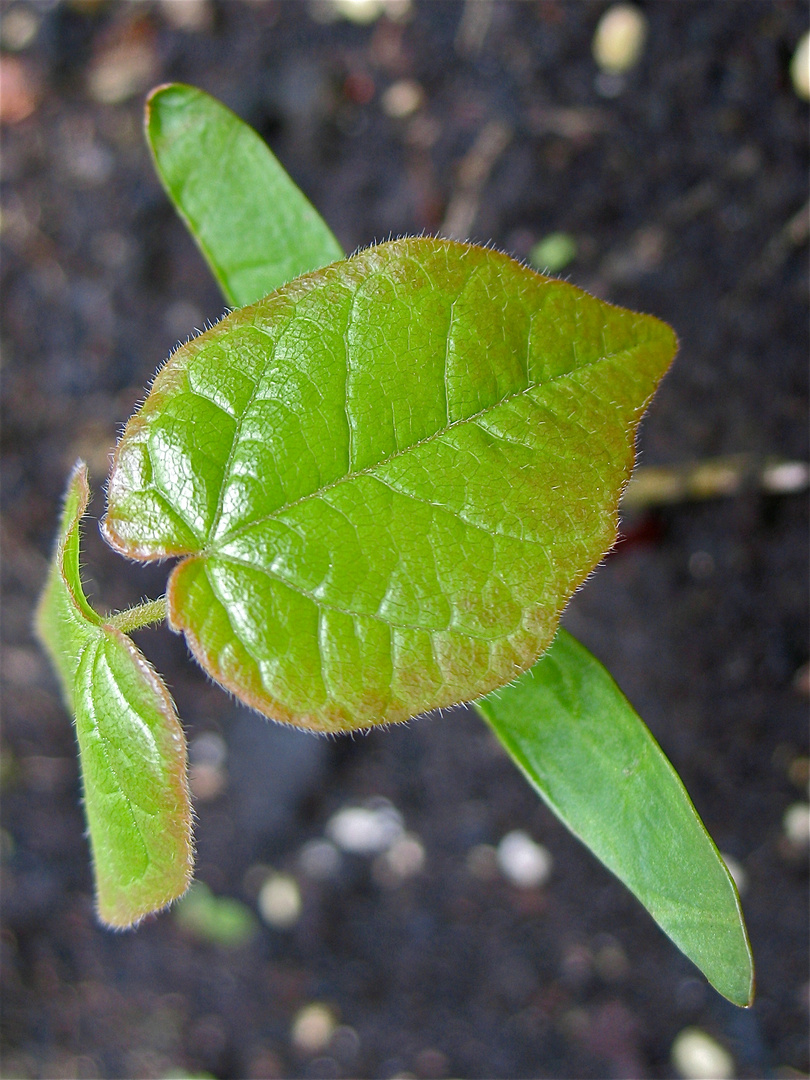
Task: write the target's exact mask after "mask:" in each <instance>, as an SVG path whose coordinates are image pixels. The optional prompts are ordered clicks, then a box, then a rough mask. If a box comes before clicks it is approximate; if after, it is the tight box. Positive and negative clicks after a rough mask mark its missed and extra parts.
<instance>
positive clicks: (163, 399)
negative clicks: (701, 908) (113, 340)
mask: <svg viewBox="0 0 810 1080" xmlns="http://www.w3.org/2000/svg"><path fill="white" fill-rule="evenodd" d="M572 335H574V337H575V339H576V345H575V346H574V345H572ZM674 351H675V338H674V335H673V334H672V331H671V330H670V329H669V328H668V327H666V326H664V324H662V323H660V322H658V321H657V320H655V319H652V318H650V317H648V316H638V315H635V314H633V313H631V312H627V311H623V310H622V309H619V308H614V307H611V306H610V305H607V304H604V303H602V302H601V301H597V300H594V299H593V298H591V297H588V296H587V295H586V294H585V293H583V292H582V291H581V290H578V289H575V288H574V287H573V286H570V285H567V284H565V283H562V282H557V281H552V280H551V279H547V278H543V277H541V276H539V275H537V274H534V273H533V272H532V271H529V270H527V269H525V268H524V267H521V266H519V264H517V263H514V262H513V261H512V260H510V259H508V258H507V257H506V256H502V255H499V254H497V253H495V252H492V251H485V250H483V249H480V248H473V247H470V246H469V245H461V244H453V243H450V242H447V241H432V240H423V239H422V240H419V239H416V240H408V241H397V242H394V243H392V244H386V245H381V246H380V247H378V248H374V249H370V250H369V251H366V252H362V253H361V254H360V255H358V256H355V257H354V258H352V259H349V260H347V261H345V262H343V263H340V264H335V265H333V266H330V267H327V268H326V269H325V270H322V271H318V272H317V273H313V274H310V275H308V276H307V277H305V278H301V279H298V280H297V281H296V282H294V283H292V284H291V285H288V286H286V287H285V288H283V289H281V290H279V291H278V292H277V293H275V294H274V295H273V296H270V297H267V298H266V299H265V300H263V301H261V302H260V303H258V304H256V305H252V306H251V307H249V308H245V309H243V310H242V311H240V312H235V313H233V314H232V315H231V316H229V317H228V318H227V319H226V320H224V321H223V322H222V323H220V324H219V325H218V326H217V327H215V328H213V329H212V330H211V331H209V332H208V333H207V334H204V335H202V336H201V337H200V338H197V339H195V341H193V342H190V343H189V344H188V345H187V346H185V347H184V348H182V349H180V350H178V351H177V352H176V353H175V354H174V355H173V357H172V358H171V359H170V361H169V362H168V363H167V365H166V366H165V367H164V368H163V370H162V371H161V373H160V374H159V376H158V378H157V379H156V381H155V383H154V385H153V388H152V391H151V393H150V395H149V398H148V399H147V402H146V403H145V405H144V407H143V408H142V409H141V411H140V412H139V413H138V414H136V416H135V417H133V418H132V420H131V421H130V423H129V425H128V426H127V430H126V432H125V435H124V438H123V439H122V441H121V443H120V444H119V447H118V450H117V452H116V459H115V464H114V468H113V473H112V476H111V480H110V486H109V490H108V513H107V517H106V519H105V523H104V530H105V534H106V536H107V538H108V540H109V541H110V542H111V543H112V545H113V546H114V547H116V548H118V550H120V551H122V552H124V553H125V554H127V555H129V556H132V557H136V558H145V559H149V558H160V557H163V556H165V555H185V556H188V558H187V559H186V560H185V561H184V562H182V563H181V564H180V565H179V566H178V567H176V568H175V569H174V571H173V572H172V576H171V578H170V582H169V588H168V594H167V595H168V605H169V616H170V620H171V622H172V625H173V626H175V628H178V629H182V630H183V631H184V632H185V634H186V637H187V640H188V641H189V644H190V646H191V648H192V650H193V651H194V652H195V655H196V656H197V658H198V659H199V660H200V662H201V663H202V664H203V666H204V667H205V668H206V670H207V671H208V672H209V673H210V674H212V675H213V677H214V678H215V679H216V680H217V681H219V682H220V683H222V684H223V685H225V686H226V687H228V688H229V689H231V690H233V691H234V692H236V693H237V694H239V695H240V696H242V698H243V699H244V700H247V701H248V702H249V703H250V704H252V705H254V706H255V707H256V708H258V709H260V711H263V712H265V713H267V714H268V715H271V716H274V717H276V718H277V719H285V720H289V721H291V722H293V723H302V724H304V725H305V726H313V727H316V728H320V729H325V730H338V729H344V728H350V727H356V726H367V725H368V724H370V723H376V722H386V721H391V720H399V719H405V718H406V717H407V716H410V715H414V714H415V713H418V712H422V711H426V710H427V709H429V708H434V707H437V706H441V705H445V704H451V703H453V702H455V701H459V700H464V699H469V698H470V697H475V696H478V695H479V694H480V693H482V692H485V691H486V690H488V689H491V688H493V687H494V686H496V685H501V684H503V683H504V682H508V681H509V680H510V679H512V678H513V677H514V674H515V671H516V670H522V669H524V668H525V667H526V666H528V665H529V664H530V663H531V662H532V661H533V660H534V659H535V658H536V657H537V655H538V654H539V653H540V652H541V651H542V650H543V649H544V648H545V647H546V645H547V644H548V643H549V642H550V640H551V638H552V637H553V634H554V630H555V628H556V623H557V619H558V617H559V613H560V611H561V610H562V608H563V606H564V604H565V603H566V601H567V599H568V597H569V596H570V595H571V593H572V592H573V591H574V589H575V588H576V587H577V586H578V585H579V584H580V582H581V581H582V579H583V578H584V577H585V576H586V575H587V573H588V572H589V571H590V570H591V568H592V566H593V565H594V563H595V562H596V561H598V559H599V558H600V557H601V555H602V554H603V553H604V552H605V550H607V549H608V548H609V547H610V546H611V544H612V543H613V540H614V537H615V529H616V508H617V503H618V497H619V492H620V490H621V488H622V486H623V484H624V483H625V481H626V479H627V476H628V475H629V472H630V469H631V467H632V463H633V457H634V433H635V428H636V425H637V423H638V419H639V416H640V413H641V411H642V409H643V407H644V406H645V405H646V402H647V400H648V399H649V397H650V396H651V394H652V392H653V390H654V388H655V386H656V384H657V382H658V380H659V379H660V377H661V376H662V374H663V372H664V371H665V370H666V368H667V367H668V366H669V363H670V361H671V359H672V356H673V355H674ZM161 507H163V508H164V509H161ZM165 508H168V510H166V509H165ZM178 521H179V522H180V524H178Z"/></svg>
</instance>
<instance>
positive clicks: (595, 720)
mask: <svg viewBox="0 0 810 1080" xmlns="http://www.w3.org/2000/svg"><path fill="white" fill-rule="evenodd" d="M476 708H477V709H478V711H479V712H480V713H481V714H482V715H483V716H484V717H485V719H486V720H487V721H488V722H489V724H490V725H491V727H492V728H493V730H494V732H495V734H496V735H497V737H498V739H499V740H500V741H501V742H502V743H503V745H504V746H505V747H506V749H507V750H508V751H509V753H510V755H511V756H512V758H513V759H514V761H515V762H516V763H517V765H518V767H519V768H520V769H521V771H522V772H523V773H524V775H525V776H526V778H527V779H528V781H529V783H530V784H531V785H532V786H533V787H534V788H535V789H536V790H537V792H538V793H539V794H540V795H541V797H542V798H543V799H544V800H545V802H546V803H547V804H548V805H549V807H550V808H551V809H552V810H553V811H554V813H555V814H557V816H558V817H559V818H560V820H561V821H562V822H563V823H564V824H565V825H567V826H568V828H569V829H570V830H571V832H573V833H574V835H575V836H578V837H579V839H580V840H582V842H583V843H584V844H586V845H587V846H588V847H589V848H590V849H591V851H592V852H593V853H594V854H595V855H596V856H597V857H598V858H599V859H601V861H602V862H603V863H604V864H605V866H607V867H608V868H609V869H610V870H612V871H613V873H614V874H616V876H617V877H618V878H619V879H620V880H621V881H623V882H624V884H625V885H627V887H628V888H629V889H630V890H631V891H632V892H633V893H634V894H635V895H636V896H637V897H638V899H639V900H640V901H641V902H642V904H644V906H645V907H646V908H647V910H648V911H649V912H650V914H651V915H652V916H653V918H654V919H655V920H656V922H657V923H658V924H659V926H660V927H661V928H662V929H663V930H664V931H665V932H666V933H667V934H668V935H669V936H670V937H671V938H672V940H673V941H674V942H675V944H676V945H677V946H678V947H679V948H680V949H681V950H682V951H683V952H684V953H685V954H686V955H687V956H688V957H689V958H690V959H691V960H692V961H693V962H694V963H695V964H697V966H698V967H699V968H700V969H701V971H703V973H704V974H705V975H706V977H707V978H708V980H709V982H710V983H711V984H712V985H713V986H714V987H715V988H716V989H717V990H719V991H720V993H721V994H723V995H725V997H727V998H729V999H730V1000H731V1001H733V1002H734V1003H735V1004H736V1005H749V1004H750V1003H751V999H752V997H753V985H754V972H753V961H752V958H751V950H750V946H749V944H748V937H747V934H746V930H745V924H744V922H743V917H742V912H741V908H740V900H739V896H738V895H737V889H736V887H735V885H734V882H733V880H732V878H731V875H730V874H729V872H728V870H727V869H726V866H725V864H724V863H723V861H722V859H721V858H720V855H719V854H718V851H717V848H716V847H715V846H714V843H713V842H712V840H711V837H710V836H709V835H708V833H707V832H706V830H705V828H704V826H703V823H702V822H701V820H700V818H699V817H698V815H697V812H696V811H695V808H694V806H693V805H692V803H691V801H690V799H689V796H688V795H687V793H686V791H685V790H684V787H683V784H682V783H681V781H680V779H679V778H678V775H677V773H676V772H675V770H674V769H673V768H672V766H671V765H670V763H669V761H668V760H667V758H666V757H665V756H664V753H663V751H662V750H661V748H660V747H659V746H658V744H657V743H656V741H655V739H653V737H652V735H651V734H650V732H649V731H648V729H647V728H646V727H645V725H644V724H643V723H642V721H641V720H640V719H639V717H638V716H637V714H636V712H635V710H634V709H633V707H632V706H631V705H630V703H629V702H628V701H627V699H626V698H625V697H624V695H623V694H622V692H621V691H620V690H619V688H618V687H617V686H616V684H615V682H614V681H613V679H612V678H611V677H610V675H609V674H608V672H607V671H606V670H605V669H604V668H603V667H602V665H601V664H600V663H599V662H598V661H597V660H596V659H595V658H594V657H593V656H591V655H590V653H589V652H588V651H587V650H586V649H585V648H584V647H583V646H582V645H580V644H579V643H578V642H577V641H575V640H574V639H573V638H572V637H571V635H570V634H567V633H566V632H565V631H564V630H560V632H559V634H558V635H557V638H556V639H555V641H554V643H553V644H552V646H551V648H550V649H549V650H548V652H546V654H545V655H544V656H543V657H542V658H541V659H540V660H539V661H538V663H537V664H535V665H534V667H533V668H531V669H530V670H529V671H527V672H525V674H523V675H522V676H521V677H520V679H518V680H517V682H515V683H513V684H512V685H511V686H508V687H505V688H504V689H502V690H498V691H496V692H495V693H493V694H490V695H489V696H488V697H486V698H485V699H484V700H483V701H479V702H476Z"/></svg>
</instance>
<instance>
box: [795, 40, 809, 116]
mask: <svg viewBox="0 0 810 1080" xmlns="http://www.w3.org/2000/svg"><path fill="white" fill-rule="evenodd" d="M790 77H791V79H792V80H793V89H794V90H795V91H796V93H797V94H798V95H799V97H800V98H804V100H805V101H807V100H808V99H810V30H808V31H807V33H806V34H804V36H803V37H802V38H801V39H800V41H799V44H798V45H797V46H796V52H795V53H794V54H793V59H792V60H791V62H790Z"/></svg>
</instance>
